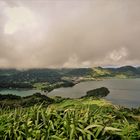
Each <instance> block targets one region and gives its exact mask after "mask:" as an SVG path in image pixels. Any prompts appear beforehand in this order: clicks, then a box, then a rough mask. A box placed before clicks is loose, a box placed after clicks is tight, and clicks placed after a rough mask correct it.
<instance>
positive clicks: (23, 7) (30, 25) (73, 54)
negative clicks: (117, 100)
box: [0, 0, 140, 69]
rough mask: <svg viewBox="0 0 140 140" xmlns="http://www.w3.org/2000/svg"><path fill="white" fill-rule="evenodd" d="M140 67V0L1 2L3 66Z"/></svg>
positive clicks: (0, 37)
mask: <svg viewBox="0 0 140 140" xmlns="http://www.w3.org/2000/svg"><path fill="white" fill-rule="evenodd" d="M122 65H134V66H135V65H140V0H0V68H18V69H20V68H62V67H66V68H78V67H95V66H122Z"/></svg>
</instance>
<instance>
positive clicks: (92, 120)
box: [0, 99, 140, 140]
mask: <svg viewBox="0 0 140 140" xmlns="http://www.w3.org/2000/svg"><path fill="white" fill-rule="evenodd" d="M0 139H2V140H4V139H5V140H9V139H10V140H16V139H18V140H25V139H28V140H92V139H95V140H97V139H98V140H120V139H122V140H138V139H140V122H139V120H138V119H137V118H135V117H133V114H130V113H128V112H127V111H125V110H124V109H121V108H119V107H117V106H113V105H111V104H110V103H109V102H106V101H105V100H102V99H101V100H93V99H75V100H72V99H66V100H63V101H61V102H60V103H55V104H52V105H49V106H48V107H47V108H45V107H43V106H42V105H35V106H33V107H28V108H16V109H0Z"/></svg>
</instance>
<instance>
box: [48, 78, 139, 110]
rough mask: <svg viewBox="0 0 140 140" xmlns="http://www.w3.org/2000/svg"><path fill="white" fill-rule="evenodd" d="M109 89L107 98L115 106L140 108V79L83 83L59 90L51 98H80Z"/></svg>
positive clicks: (54, 91)
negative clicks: (89, 92)
mask: <svg viewBox="0 0 140 140" xmlns="http://www.w3.org/2000/svg"><path fill="white" fill-rule="evenodd" d="M103 86H104V87H107V88H108V89H109V90H110V93H109V95H108V96H107V97H106V99H107V100H110V101H111V102H112V103H114V104H118V105H123V106H126V107H139V106H140V79H108V80H103V81H87V82H82V83H79V84H77V85H75V86H74V87H72V88H71V87H69V88H59V89H55V90H53V91H52V92H50V93H49V94H48V95H49V96H62V97H70V98H79V97H81V96H83V95H85V94H86V91H88V90H91V89H95V88H100V87H103Z"/></svg>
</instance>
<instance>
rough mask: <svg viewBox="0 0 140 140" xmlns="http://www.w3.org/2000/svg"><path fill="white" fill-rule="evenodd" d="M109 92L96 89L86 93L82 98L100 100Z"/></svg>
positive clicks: (104, 89) (103, 88)
mask: <svg viewBox="0 0 140 140" xmlns="http://www.w3.org/2000/svg"><path fill="white" fill-rule="evenodd" d="M109 92H110V91H109V90H108V89H107V88H106V87H101V88H97V89H93V90H89V91H87V94H86V95H85V96H83V97H84V98H85V97H96V98H102V97H105V96H107V95H108V94H109ZM83 97H82V98H83Z"/></svg>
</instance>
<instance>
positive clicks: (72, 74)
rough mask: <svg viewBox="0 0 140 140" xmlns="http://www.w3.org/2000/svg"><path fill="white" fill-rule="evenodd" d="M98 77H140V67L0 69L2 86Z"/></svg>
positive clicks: (0, 84) (29, 85) (28, 85)
mask: <svg viewBox="0 0 140 140" xmlns="http://www.w3.org/2000/svg"><path fill="white" fill-rule="evenodd" d="M96 78H140V67H133V66H123V67H119V68H103V67H94V68H73V69H69V68H65V69H64V68H63V69H28V70H16V69H0V87H2V88H3V87H5V88H7V87H32V85H33V84H34V83H43V82H47V83H49V84H53V83H57V82H63V81H64V80H73V79H74V80H75V79H76V80H77V79H80V80H81V79H82V80H85V79H86V80H91V79H96Z"/></svg>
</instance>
